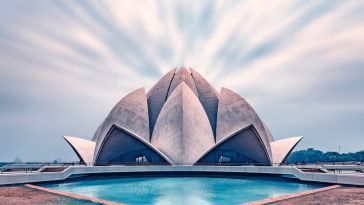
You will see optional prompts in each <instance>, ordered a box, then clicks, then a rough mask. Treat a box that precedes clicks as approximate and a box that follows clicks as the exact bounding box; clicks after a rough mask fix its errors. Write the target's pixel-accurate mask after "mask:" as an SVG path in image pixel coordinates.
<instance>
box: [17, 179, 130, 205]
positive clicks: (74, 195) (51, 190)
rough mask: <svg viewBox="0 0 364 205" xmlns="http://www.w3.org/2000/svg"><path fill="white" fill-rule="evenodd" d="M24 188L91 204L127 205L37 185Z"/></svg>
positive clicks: (28, 185)
mask: <svg viewBox="0 0 364 205" xmlns="http://www.w3.org/2000/svg"><path fill="white" fill-rule="evenodd" d="M24 186H25V187H28V188H31V189H36V190H40V191H44V192H48V193H52V194H57V195H61V196H66V197H70V198H74V199H79V200H86V201H91V202H95V203H99V204H105V205H125V204H122V203H117V202H112V201H108V200H104V199H99V198H96V197H90V196H85V195H80V194H75V193H71V192H66V191H61V190H55V189H49V188H45V187H41V186H36V185H33V184H25V185H24Z"/></svg>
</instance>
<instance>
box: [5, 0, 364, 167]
mask: <svg viewBox="0 0 364 205" xmlns="http://www.w3.org/2000/svg"><path fill="white" fill-rule="evenodd" d="M363 11H364V1H335V0H326V1H316V0H315V1H313V0H312V1H306V0H301V1H292V0H278V1H260V0H258V1H257V0H254V1H229V0H224V1H222V0H221V1H196V0H194V1H170V0H166V1H142V0H135V1H60V0H52V1H36V0H32V1H28V0H21V1H19V0H2V1H1V5H0V139H1V140H0V161H12V160H14V158H15V157H19V158H20V159H22V160H23V161H53V160H54V159H62V160H64V161H73V160H77V156H76V155H75V154H74V153H73V151H72V149H71V148H70V147H69V146H68V145H67V143H66V142H65V141H64V140H63V139H62V136H63V135H69V136H77V137H81V138H85V139H91V138H92V136H93V134H94V132H95V130H96V128H97V127H98V125H99V124H100V123H101V122H102V120H103V119H104V118H105V117H106V116H107V114H108V113H109V112H110V110H111V109H112V107H113V106H114V105H115V104H116V103H117V102H118V101H119V100H120V99H121V98H122V97H123V96H125V95H126V94H128V93H129V92H131V91H133V90H135V89H137V88H140V87H145V89H146V90H147V91H148V89H150V88H151V86H153V84H154V83H156V82H157V81H158V80H159V79H160V78H161V77H162V76H163V75H164V74H165V73H166V72H168V71H169V70H170V69H172V68H174V67H180V66H186V67H191V68H194V69H195V70H197V71H198V72H199V73H200V74H202V75H203V76H204V77H205V78H206V79H207V80H208V81H209V82H210V83H211V84H212V85H213V86H214V87H216V88H217V89H218V90H220V88H221V87H227V88H229V89H232V90H234V91H236V92H237V93H239V94H240V95H241V96H243V97H244V98H245V99H246V100H247V101H248V102H250V104H251V105H252V106H253V107H254V108H255V110H256V112H257V113H258V114H259V116H260V117H261V119H262V120H263V121H264V122H265V123H266V124H267V126H268V127H269V128H270V131H271V132H272V134H273V137H274V138H275V139H282V138H287V137H291V136H304V139H303V140H302V141H301V143H300V144H299V145H298V146H297V149H305V148H309V147H314V148H317V149H321V150H323V151H338V150H339V149H340V151H341V152H354V151H358V150H364V134H363V130H364V12H363Z"/></svg>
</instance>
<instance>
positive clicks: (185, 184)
mask: <svg viewBox="0 0 364 205" xmlns="http://www.w3.org/2000/svg"><path fill="white" fill-rule="evenodd" d="M43 186H45V187H48V188H53V189H58V190H62V191H67V192H72V193H76V194H81V195H86V196H92V197H97V198H100V199H105V200H109V201H114V202H120V203H124V204H129V205H139V204H155V205H167V204H171V205H172V204H173V205H179V204H181V205H182V204H183V205H186V204H201V205H202V204H206V205H210V204H219V205H220V204H240V203H245V202H249V201H255V200H260V199H265V198H270V197H275V196H280V195H285V194H290V193H295V192H301V191H305V190H309V189H315V188H319V187H322V186H321V185H317V184H305V183H299V182H296V181H290V180H284V179H279V178H267V177H239V178H218V177H137V178H102V179H89V180H79V181H68V182H64V183H59V184H47V185H43Z"/></svg>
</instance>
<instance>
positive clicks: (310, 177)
mask: <svg viewBox="0 0 364 205" xmlns="http://www.w3.org/2000/svg"><path fill="white" fill-rule="evenodd" d="M137 172H150V173H153V172H201V173H203V172H219V173H254V174H272V175H293V176H295V177H296V178H297V179H299V180H302V181H309V182H323V183H331V184H347V185H360V186H364V175H361V174H332V173H310V172H302V171H301V170H299V169H297V168H296V167H290V166H280V167H272V166H70V167H68V168H67V169H65V170H64V171H62V172H32V173H2V174H0V185H9V184H25V183H34V182H46V181H57V180H65V179H67V178H68V177H70V176H71V175H75V174H98V173H100V174H103V173H137Z"/></svg>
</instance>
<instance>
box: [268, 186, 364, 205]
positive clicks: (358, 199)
mask: <svg viewBox="0 0 364 205" xmlns="http://www.w3.org/2000/svg"><path fill="white" fill-rule="evenodd" d="M268 204H272V205H273V204H274V205H291V204H302V205H321V204H322V205H327V204H329V205H360V204H363V205H364V188H357V187H341V188H337V189H332V190H329V191H323V192H319V193H314V194H309V195H306V196H301V197H297V198H293V199H287V200H284V201H280V202H274V203H268Z"/></svg>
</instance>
